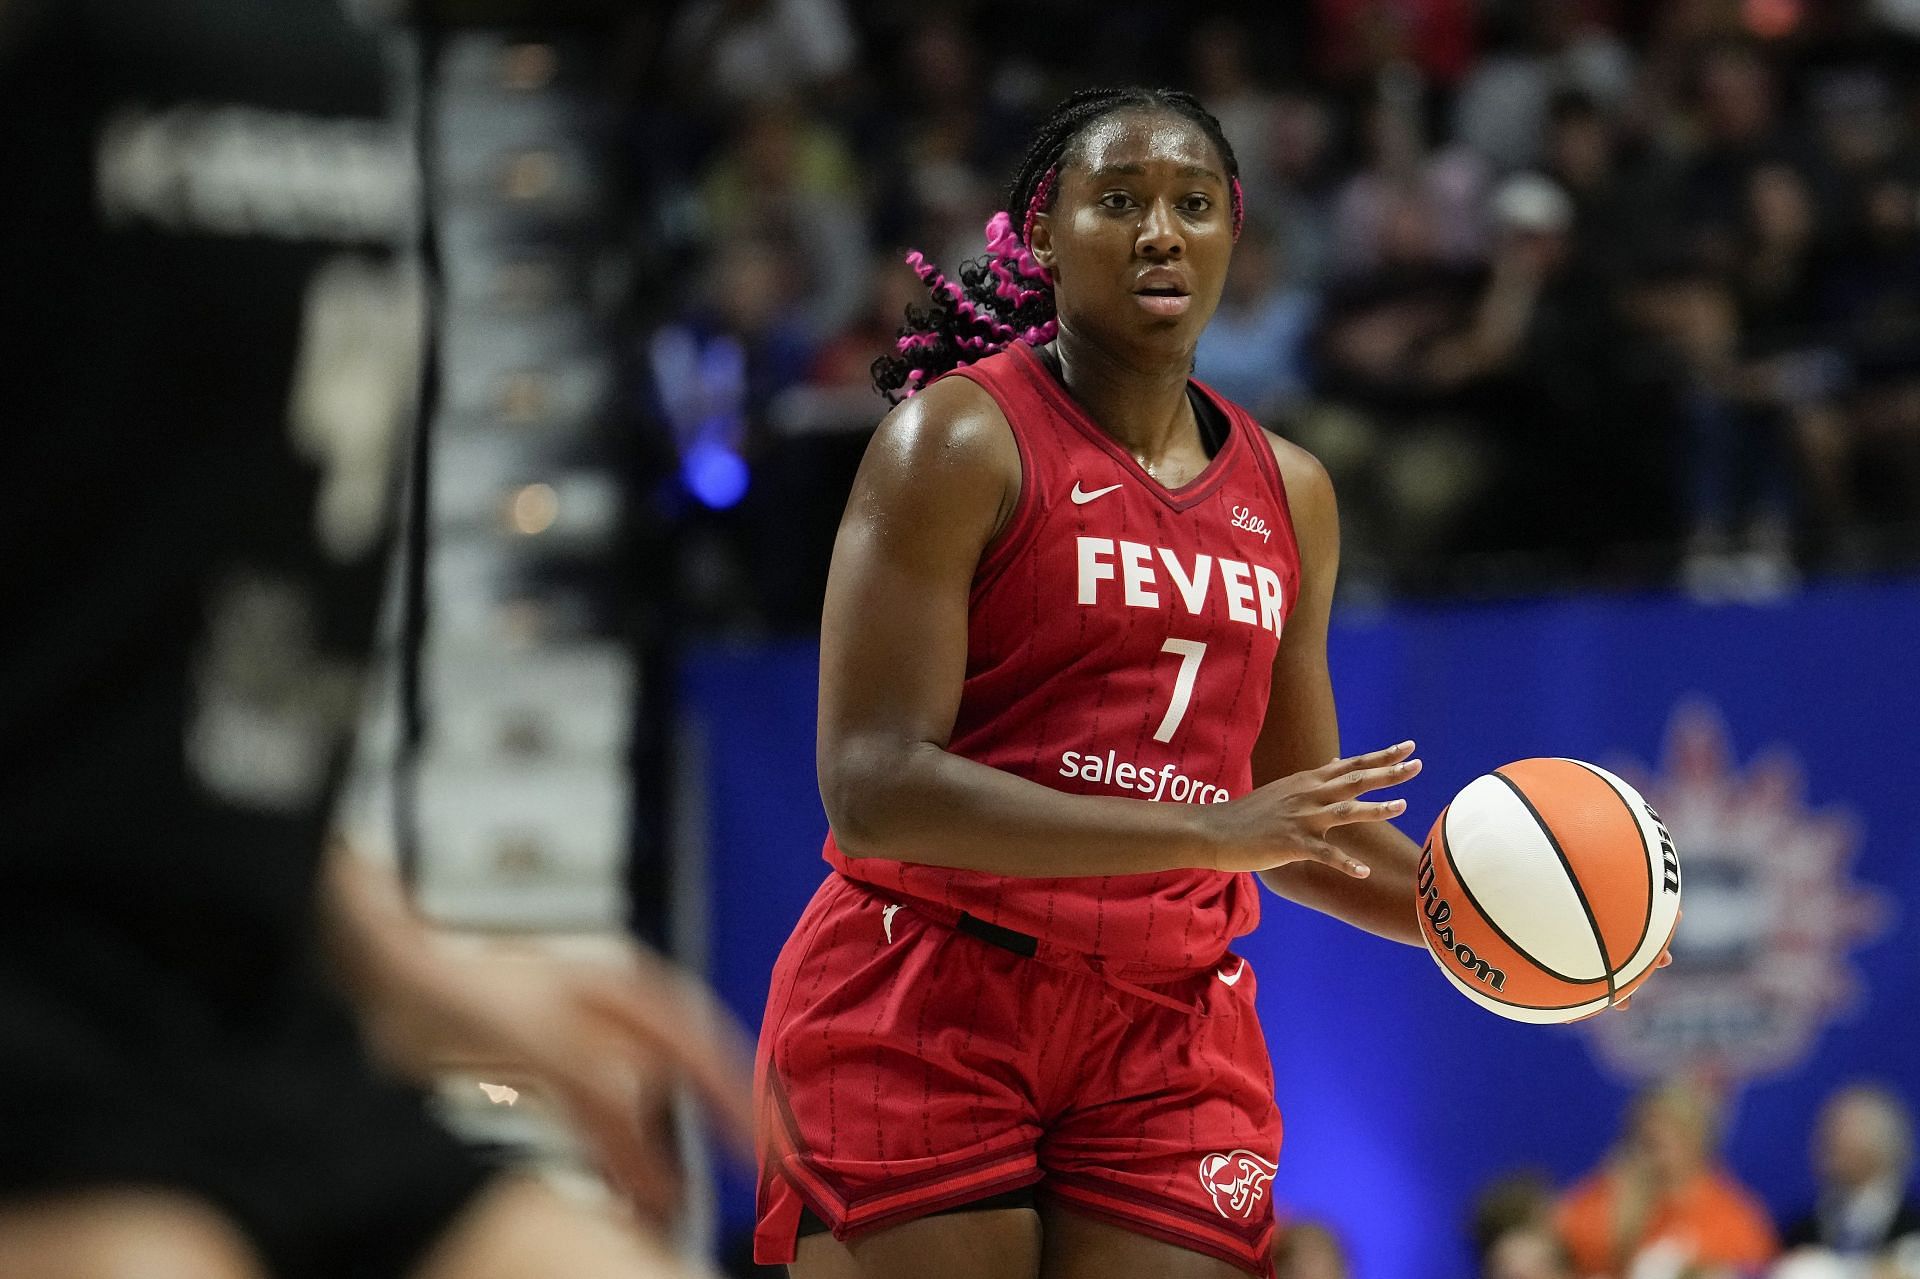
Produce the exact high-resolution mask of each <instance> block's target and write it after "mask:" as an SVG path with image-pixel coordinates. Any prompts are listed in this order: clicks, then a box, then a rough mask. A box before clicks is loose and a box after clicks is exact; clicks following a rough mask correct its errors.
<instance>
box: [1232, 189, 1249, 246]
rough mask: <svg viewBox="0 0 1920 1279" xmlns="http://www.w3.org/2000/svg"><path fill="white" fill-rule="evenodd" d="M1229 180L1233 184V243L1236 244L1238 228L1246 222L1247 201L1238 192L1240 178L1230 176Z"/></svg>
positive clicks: (1238, 239)
mask: <svg viewBox="0 0 1920 1279" xmlns="http://www.w3.org/2000/svg"><path fill="white" fill-rule="evenodd" d="M1229 180H1230V181H1231V182H1232V184H1233V240H1234V243H1236V244H1238V243H1239V242H1240V228H1241V227H1242V226H1243V225H1245V224H1246V220H1247V202H1246V199H1245V198H1244V197H1243V196H1242V195H1241V194H1240V179H1239V178H1232V179H1229Z"/></svg>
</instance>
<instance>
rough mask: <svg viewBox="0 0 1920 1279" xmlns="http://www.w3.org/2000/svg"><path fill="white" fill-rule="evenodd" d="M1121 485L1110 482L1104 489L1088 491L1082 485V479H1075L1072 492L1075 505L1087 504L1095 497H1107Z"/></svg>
mask: <svg viewBox="0 0 1920 1279" xmlns="http://www.w3.org/2000/svg"><path fill="white" fill-rule="evenodd" d="M1119 487H1120V486H1119V485H1118V484H1109V485H1107V486H1106V487H1105V488H1103V489H1095V490H1094V491H1093V492H1091V493H1088V492H1086V491H1085V490H1084V489H1082V488H1081V487H1080V481H1079V480H1075V481H1074V482H1073V493H1072V497H1073V504H1074V505H1075V506H1085V505H1086V504H1087V503H1088V502H1091V501H1092V500H1093V499H1094V498H1096V497H1105V496H1106V495H1107V494H1109V493H1111V492H1113V491H1114V490H1115V489H1117V488H1119Z"/></svg>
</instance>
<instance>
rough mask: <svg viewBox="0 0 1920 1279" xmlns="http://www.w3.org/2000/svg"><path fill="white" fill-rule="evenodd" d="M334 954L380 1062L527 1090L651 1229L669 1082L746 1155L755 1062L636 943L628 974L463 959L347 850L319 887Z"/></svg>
mask: <svg viewBox="0 0 1920 1279" xmlns="http://www.w3.org/2000/svg"><path fill="white" fill-rule="evenodd" d="M321 910H322V929H323V934H324V936H325V939H326V942H327V949H328V951H329V954H330V956H331V958H332V959H333V961H334V963H335V965H336V967H337V969H338V971H339V972H340V975H341V977H342V979H343V980H344V982H345V984H346V986H347V988H348V990H349V992H350V994H351V995H352V996H353V999H354V1002H355V1003H356V1005H357V1006H358V1007H359V1009H360V1011H361V1015H362V1021H363V1024H364V1025H365V1027H366V1032H367V1036H368V1038H369V1040H370V1041H371V1043H372V1045H373V1048H374V1051H375V1052H376V1053H377V1054H378V1055H379V1056H380V1058H381V1059H382V1060H383V1061H385V1062H386V1063H387V1064H388V1065H389V1066H390V1067H391V1068H392V1069H394V1070H396V1071H398V1072H400V1073H402V1074H404V1075H407V1076H409V1077H412V1078H415V1079H422V1080H424V1079H427V1078H430V1077H431V1076H432V1075H433V1074H434V1073H435V1072H438V1071H444V1070H449V1069H461V1070H474V1071H487V1072H490V1073H491V1074H492V1075H494V1076H495V1077H496V1078H500V1079H503V1080H505V1081H508V1082H512V1081H515V1080H519V1081H527V1082H531V1083H532V1084H533V1085H534V1086H536V1087H540V1088H543V1089H544V1090H546V1091H547V1093H548V1094H549V1095H550V1096H551V1097H552V1098H553V1099H554V1100H555V1101H557V1102H558V1103H559V1104H560V1106H561V1107H562V1108H563V1109H564V1110H565V1112H566V1113H567V1115H568V1117H569V1118H570V1119H571V1120H572V1122H573V1125H574V1127H575V1129H576V1130H577V1132H578V1133H579V1135H580V1137H581V1138H582V1139H583V1140H584V1141H585V1142H586V1144H587V1146H588V1148H589V1149H590V1150H592V1151H593V1153H594V1155H595V1156H596V1158H597V1159H598V1160H599V1162H600V1164H601V1166H602V1171H603V1172H605V1173H606V1175H607V1176H608V1177H609V1179H610V1180H611V1181H612V1182H613V1183H614V1184H615V1185H616V1187H617V1188H618V1189H619V1190H621V1191H622V1192H623V1193H625V1194H626V1195H627V1196H628V1197H629V1198H630V1199H631V1200H632V1201H633V1203H634V1205H635V1207H636V1208H637V1209H638V1210H639V1211H640V1212H641V1213H642V1214H643V1215H644V1216H647V1217H649V1218H651V1219H653V1220H654V1221H655V1222H656V1223H659V1222H662V1221H664V1220H666V1219H668V1218H670V1217H671V1216H672V1215H673V1213H674V1211H675V1210H676V1208H677V1203H678V1177H677V1173H676V1171H675V1160H674V1157H673V1154H672V1149H671V1145H670V1128H666V1127H662V1126H661V1123H662V1122H663V1121H660V1120H659V1117H660V1116H662V1115H663V1114H664V1113H665V1103H666V1102H667V1100H668V1099H669V1097H670V1095H671V1093H670V1090H671V1086H672V1084H673V1083H674V1082H676V1081H681V1080H684V1081H685V1082H686V1083H688V1084H690V1085H692V1087H693V1088H694V1090H695V1092H696V1093H697V1094H698V1095H699V1097H700V1098H701V1100H702V1101H703V1102H704V1103H705V1105H706V1108H707V1111H708V1113H709V1114H710V1115H711V1116H712V1118H713V1119H714V1121H715V1123H716V1125H717V1126H718V1127H719V1129H720V1130H721V1132H722V1133H724V1134H725V1135H726V1136H727V1137H728V1138H729V1139H730V1140H731V1141H732V1143H733V1144H734V1146H735V1147H736V1148H737V1149H739V1150H741V1151H742V1152H745V1151H747V1150H749V1149H750V1148H751V1143H752V1129H753V1118H752V1115H753V1112H752V1084H751V1081H752V1075H751V1069H750V1061H751V1055H750V1052H749V1050H748V1047H747V1043H746V1040H745V1037H744V1036H743V1035H742V1034H741V1033H740V1031H739V1029H738V1028H737V1027H736V1026H735V1025H734V1023H733V1022H732V1020H731V1019H730V1018H729V1017H728V1016H727V1014H726V1013H725V1012H724V1011H723V1010H722V1009H721V1008H720V1007H719V1005H718V1004H717V1003H716V1002H715V1001H714V1000H713V998H712V997H711V996H710V995H709V994H707V992H706V991H705V989H704V988H703V987H701V986H700V985H699V983H697V982H695V981H693V980H692V979H691V978H688V977H686V976H685V975H683V974H681V973H680V972H678V971H677V970H675V969H674V968H673V967H672V966H671V965H670V964H668V963H667V962H666V961H665V960H663V959H661V958H660V957H659V956H658V955H655V954H653V953H651V952H650V951H647V950H646V949H644V948H643V947H640V946H634V947H632V948H631V950H630V952H629V953H628V955H627V956H626V957H625V960H624V962H622V963H619V964H587V963H578V962H575V963H569V962H564V961H561V960H557V959H553V958H551V957H547V956H524V957H523V956H510V955H505V954H498V955H485V954H479V955H476V954H469V953H465V952H459V951H456V950H454V949H453V948H451V947H450V946H449V945H448V944H447V942H446V941H445V940H444V939H442V938H439V937H437V936H435V934H434V933H433V932H432V931H431V930H429V929H428V928H427V927H425V926H424V925H423V924H422V923H421V922H420V920H419V918H418V917H417V916H416V915H415V914H414V912H413V910H412V908H411V906H410V905H409V904H408V902H407V900H406V897H405V895H404V893H403V892H402V890H401V887H400V883H399V881H398V880H397V879H396V878H395V877H394V875H393V874H392V873H391V872H390V871H388V870H387V869H386V868H385V867H382V866H377V865H374V864H373V863H371V862H369V861H368V860H367V859H365V858H363V857H358V856H355V855H353V854H352V853H351V852H348V851H346V850H344V849H339V850H336V851H335V852H334V853H333V854H332V855H331V856H330V858H329V860H328V866H327V871H326V877H325V880H324V883H323V888H322V900H321Z"/></svg>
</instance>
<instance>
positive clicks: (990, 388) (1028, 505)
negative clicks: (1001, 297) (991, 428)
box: [949, 366, 1039, 600]
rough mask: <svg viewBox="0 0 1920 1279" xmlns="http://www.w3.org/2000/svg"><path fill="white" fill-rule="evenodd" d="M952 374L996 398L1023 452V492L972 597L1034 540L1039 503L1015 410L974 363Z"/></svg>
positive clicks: (979, 569)
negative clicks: (1036, 509)
mask: <svg viewBox="0 0 1920 1279" xmlns="http://www.w3.org/2000/svg"><path fill="white" fill-rule="evenodd" d="M949 376H954V377H963V378H965V379H967V381H969V382H971V383H973V384H974V385H975V386H977V387H979V388H980V389H981V390H983V391H985V392H986V393H987V394H988V395H990V396H992V397H993V402H994V404H995V405H997V406H998V407H999V409H1000V416H1001V417H1003V418H1005V419H1006V423H1007V430H1008V431H1009V432H1010V433H1011V434H1012V435H1013V447H1014V449H1015V451H1016V452H1018V453H1019V455H1020V493H1019V496H1018V497H1016V498H1015V499H1014V503H1013V514H1012V515H1011V516H1009V517H1008V519H1007V526H1006V527H1005V528H1004V529H1002V530H1000V540H999V541H997V542H995V543H994V544H993V545H992V546H991V547H989V548H988V550H987V552H986V553H985V554H984V555H982V556H981V557H980V563H979V565H978V566H976V567H975V569H974V570H973V585H972V587H971V588H970V589H969V591H968V595H969V599H970V600H971V599H973V598H977V597H978V596H979V594H980V592H982V591H984V590H986V588H987V587H988V586H989V585H991V584H992V582H993V579H994V578H996V577H998V576H999V575H1000V573H1001V572H1002V571H1003V570H1004V569H1005V568H1006V567H1007V565H1008V564H1010V563H1012V562H1013V557H1014V555H1015V554H1016V553H1018V552H1019V551H1020V549H1021V548H1022V547H1024V546H1025V545H1026V544H1027V542H1028V541H1029V540H1030V539H1031V535H1032V531H1033V526H1034V524H1035V522H1036V520H1035V515H1036V512H1035V507H1036V506H1038V504H1039V503H1038V500H1037V499H1036V497H1035V496H1034V487H1035V486H1034V483H1033V473H1034V467H1033V454H1032V452H1031V451H1030V450H1029V449H1028V448H1027V440H1026V437H1025V436H1024V435H1022V434H1021V433H1020V428H1019V427H1018V426H1015V425H1014V421H1013V418H1014V414H1013V409H1012V407H1011V406H1010V405H1008V403H1007V401H1006V399H1005V397H1003V396H1002V395H1001V394H1000V388H999V387H998V386H996V385H995V384H994V379H993V378H992V377H990V376H988V375H987V374H985V373H982V372H979V371H977V370H975V369H974V368H973V367H971V366H962V367H960V368H957V369H955V370H953V372H952V374H950V375H949Z"/></svg>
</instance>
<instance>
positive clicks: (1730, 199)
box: [1676, 42, 1787, 267]
mask: <svg viewBox="0 0 1920 1279" xmlns="http://www.w3.org/2000/svg"><path fill="white" fill-rule="evenodd" d="M1694 89H1695V96H1696V107H1697V125H1698V132H1697V136H1696V139H1695V142H1694V145H1693V147H1692V149H1691V154H1690V155H1689V157H1688V158H1687V160H1686V162H1685V163H1684V165H1683V166H1682V169H1681V173H1680V186H1679V189H1678V191H1677V193H1676V194H1677V197H1678V210H1677V211H1678V213H1679V216H1680V220H1681V227H1682V231H1683V233H1684V234H1685V235H1686V237H1687V240H1688V244H1689V247H1690V249H1691V250H1692V251H1693V252H1695V253H1697V254H1699V255H1700V257H1701V259H1702V261H1704V262H1705V263H1707V264H1708V265H1710V266H1719V267H1730V266H1731V265H1732V264H1733V262H1734V259H1735V256H1736V253H1737V249H1738V244H1739V239H1740V228H1741V225H1742V224H1743V222H1744V221H1745V219H1746V206H1747V200H1748V191H1749V187H1750V185H1751V179H1752V177H1753V172H1754V170H1755V169H1757V168H1759V167H1760V166H1761V165H1762V164H1764V163H1766V162H1767V161H1770V160H1776V159H1780V158H1782V155H1783V152H1784V151H1785V149H1786V146H1787V139H1786V138H1785V137H1784V136H1783V135H1782V133H1781V131H1780V128H1779V123H1778V120H1777V117H1776V112H1777V101H1776V99H1777V96H1778V87H1777V85H1776V84H1775V82H1774V75H1773V69H1772V68H1771V67H1770V66H1768V64H1767V62H1766V60H1765V58H1764V57H1763V56H1762V55H1761V53H1760V52H1759V50H1757V49H1756V48H1754V47H1753V46H1751V45H1749V44H1744V43H1739V42H1726V43H1722V44H1719V45H1716V46H1714V47H1713V48H1712V49H1710V50H1709V51H1708V52H1707V54H1706V55H1705V57H1704V58H1703V59H1702V60H1701V62H1700V65H1699V68H1698V71H1697V74H1696V78H1695V84H1694Z"/></svg>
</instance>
